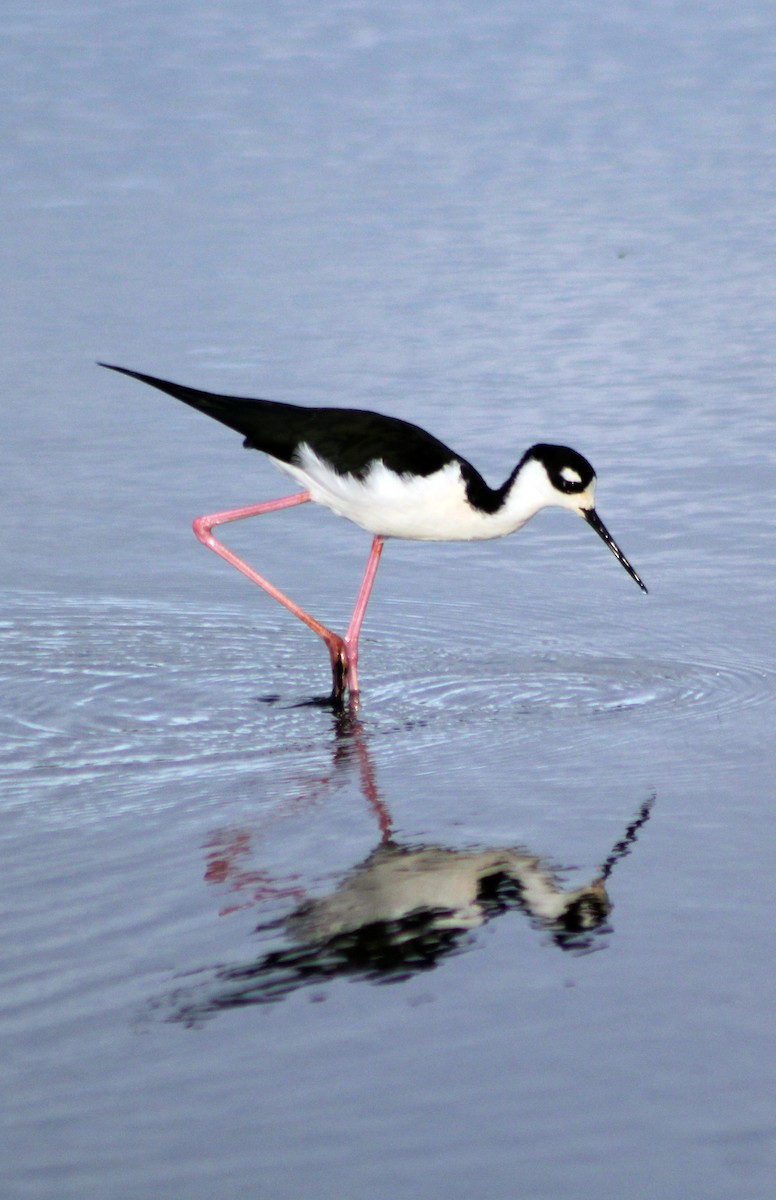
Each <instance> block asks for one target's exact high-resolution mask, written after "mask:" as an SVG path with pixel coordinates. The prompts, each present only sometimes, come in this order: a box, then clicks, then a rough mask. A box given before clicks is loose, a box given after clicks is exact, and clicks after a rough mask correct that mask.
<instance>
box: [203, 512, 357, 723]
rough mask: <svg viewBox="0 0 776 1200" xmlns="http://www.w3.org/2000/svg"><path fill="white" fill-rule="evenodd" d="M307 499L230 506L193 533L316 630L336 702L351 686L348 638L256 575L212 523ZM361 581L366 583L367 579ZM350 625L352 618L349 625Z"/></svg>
mask: <svg viewBox="0 0 776 1200" xmlns="http://www.w3.org/2000/svg"><path fill="white" fill-rule="evenodd" d="M309 499H310V493H309V492H297V493H295V494H294V495H293V496H283V497H281V499H279V500H265V501H264V503H262V504H251V505H249V506H248V507H247V508H232V509H229V510H228V511H227V512H220V513H210V514H209V515H208V516H204V517H197V519H196V520H195V521H194V532H195V534H196V535H197V537H198V538H199V540H200V541H201V542H202V544H203V545H204V546H207V547H208V549H210V550H213V551H214V552H215V553H216V554H218V555H220V556H221V558H223V559H225V560H226V561H227V562H228V563H231V564H232V566H233V567H236V568H237V570H238V571H242V573H243V575H247V576H248V578H249V579H250V580H252V581H253V582H254V583H257V584H258V585H259V587H260V588H263V589H264V591H265V592H267V593H268V595H270V596H272V598H273V599H274V600H277V601H278V603H279V604H282V605H283V606H284V608H287V609H288V611H289V612H292V613H293V614H294V616H295V617H298V618H299V620H300V621H304V623H305V625H307V626H308V627H309V628H310V629H312V631H313V633H317V634H318V637H320V638H322V639H323V641H324V642H325V643H326V646H327V649H328V651H329V658H330V659H331V674H332V693H331V698H332V700H336V701H339V700H341V698H342V696H343V694H344V692H345V689H346V687H348V686H352V685H350V680H349V667H350V659H349V650H348V645H347V639H343V638H341V637H340V636H339V635H338V634H336V633H333V632H332V631H331V629H328V628H327V627H326V626H325V625H322V624H321V622H320V621H316V619H315V617H313V616H311V615H310V613H308V612H307V611H306V610H305V609H303V608H302V607H301V605H299V604H297V603H296V601H295V600H292V599H291V597H290V596H287V595H286V594H285V592H281V590H280V588H276V587H275V585H274V584H273V583H270V582H269V580H268V579H265V578H264V576H263V575H259V573H258V571H254V569H253V567H249V566H248V564H247V563H246V562H244V561H243V559H241V558H238V556H237V555H236V554H234V553H233V552H232V551H231V550H230V549H229V548H228V547H227V546H225V545H224V544H223V542H219V540H218V538H216V537H215V536H214V535H213V527H214V526H215V525H226V524H228V523H229V522H230V521H241V520H243V518H244V517H258V516H261V515H262V514H264V513H269V512H277V511H278V510H279V509H282V508H291V507H293V505H295V504H306V503H307V501H308V500H309ZM375 540H377V539H375ZM372 554H374V545H373V547H372ZM378 557H379V554H378ZM370 563H371V556H370ZM376 569H377V564H375V570H376ZM368 570H369V567H368V566H367V572H368ZM372 575H373V577H374V571H373V572H372ZM364 582H366V578H365V581H364ZM370 587H371V584H370ZM363 590H364V584H362V585H361V591H362V592H363ZM367 598H368V592H367ZM360 600H361V593H359V601H360ZM363 607H364V608H366V598H365V599H364V604H363ZM356 608H357V609H358V602H357V604H356ZM355 616H356V614H355V613H354V614H353V618H354V619H355ZM361 620H363V612H362V614H361ZM361 620H359V622H358V628H360V625H361ZM352 625H353V621H351V626H352ZM348 635H350V630H348ZM357 650H358V629H356V651H357ZM356 690H357V684H356Z"/></svg>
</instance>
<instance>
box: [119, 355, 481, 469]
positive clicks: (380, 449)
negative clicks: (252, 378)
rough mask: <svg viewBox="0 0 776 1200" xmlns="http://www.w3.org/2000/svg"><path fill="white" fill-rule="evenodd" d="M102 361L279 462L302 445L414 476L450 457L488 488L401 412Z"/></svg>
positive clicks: (335, 459)
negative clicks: (264, 393) (214, 387)
mask: <svg viewBox="0 0 776 1200" xmlns="http://www.w3.org/2000/svg"><path fill="white" fill-rule="evenodd" d="M99 365H100V366H102V367H107V368H108V369H109V370H111V371H119V372H120V373H121V374H122V375H129V376H131V377H132V378H133V379H139V380H141V382H142V383H148V384H150V385H151V387H155V388H159V390H160V391H162V392H166V393H167V394H168V395H170V396H174V397H175V398H176V399H177V400H182V401H183V403H184V404H189V405H191V407H192V408H196V409H197V410H198V411H199V412H203V413H207V415H208V416H209V417H214V418H215V420H216V421H220V422H221V424H222V425H227V426H228V427H229V428H230V429H234V430H235V431H236V432H237V433H241V434H242V435H243V437H244V438H245V441H244V443H243V444H244V445H245V446H246V447H248V448H249V449H252V450H261V451H263V452H264V453H265V454H271V455H272V457H273V458H277V459H279V460H280V461H281V462H286V463H292V464H293V463H294V462H295V461H296V456H297V454H298V451H299V447H300V446H301V445H303V444H306V445H308V446H309V447H310V448H311V449H312V450H314V451H315V453H316V454H317V455H318V457H319V458H322V459H324V460H325V461H326V462H327V463H329V464H330V465H331V466H332V467H333V468H334V469H335V470H336V471H337V472H338V473H339V474H341V475H355V476H357V477H361V478H363V476H364V475H366V474H367V472H368V471H369V468H370V466H371V465H372V463H374V462H376V461H381V462H383V463H385V465H386V467H388V468H389V470H392V471H395V472H396V473H397V474H412V475H432V474H433V473H434V472H435V471H439V470H440V469H441V468H442V467H444V466H446V465H447V464H448V463H450V462H460V463H461V465H462V467H463V468H465V471H464V473H465V476H466V477H467V479H468V478H469V477H476V480H479V483H480V484H482V486H483V487H487V485H486V484H485V482H484V480H482V479H481V477H480V476H478V475H477V472H476V471H475V470H474V468H473V467H472V466H471V465H470V464H469V463H467V462H465V460H464V459H461V458H459V457H458V455H457V454H454V453H453V451H452V450H450V449H449V448H448V447H447V446H445V445H444V443H443V442H440V441H439V440H438V439H437V438H435V437H432V435H431V434H430V433H426V431H425V430H424V429H421V428H419V426H417V425H412V424H411V423H410V422H409V421H402V420H400V419H399V418H398V417H386V416H382V415H381V414H380V413H374V412H368V411H366V410H363V409H348V408H302V407H301V406H300V405H297V404H283V403H281V402H279V401H277V400H252V399H248V398H247V397H242V396H220V395H217V394H215V393H213V392H202V391H199V390H198V389H197V388H190V387H184V386H183V385H182V384H179V383H170V382H168V381H167V380H165V379H157V378H155V377H154V376H153V375H143V374H141V373H140V372H139V371H129V370H127V368H126V367H114V366H111V365H110V364H109V363H100V364H99Z"/></svg>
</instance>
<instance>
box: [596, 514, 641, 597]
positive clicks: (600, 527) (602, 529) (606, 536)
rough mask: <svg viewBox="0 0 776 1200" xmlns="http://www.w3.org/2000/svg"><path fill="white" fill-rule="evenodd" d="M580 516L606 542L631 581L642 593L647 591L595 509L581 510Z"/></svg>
mask: <svg viewBox="0 0 776 1200" xmlns="http://www.w3.org/2000/svg"><path fill="white" fill-rule="evenodd" d="M582 516H583V517H584V518H585V520H586V521H587V523H588V525H589V526H590V527H591V529H594V530H595V531H596V533H597V534H598V536H599V537H600V538H601V539H602V541H604V542H606V544H607V546H608V547H609V549H610V550H611V552H612V554H613V555H614V557H615V558H616V559H617V561H618V562H619V563H622V565H623V566H624V567H625V570H626V571H627V572H628V574H629V575H630V577H631V579H635V581H636V583H637V584H638V585H639V587H640V588H641V590H642V592H646V590H647V589H646V587H645V585H644V583H643V582H642V581H641V579H639V577H638V575H637V574H636V572H635V571H634V570H633V567H632V566H631V565H630V563H629V562H628V560H627V558H626V557H625V555H624V554H623V552H622V550H621V549H620V547H619V546H618V545H617V543H616V542H615V540H614V538H613V537H612V535H611V534H610V532H609V530H608V529H607V528H606V526H605V525H604V523H603V521H602V520H601V518H600V517H599V515H598V513H597V512H596V511H595V509H594V508H583V509H582Z"/></svg>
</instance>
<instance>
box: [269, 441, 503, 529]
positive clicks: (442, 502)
mask: <svg viewBox="0 0 776 1200" xmlns="http://www.w3.org/2000/svg"><path fill="white" fill-rule="evenodd" d="M273 461H274V462H275V465H276V466H277V467H279V468H280V470H281V471H283V472H284V473H285V474H287V475H291V476H293V478H294V479H296V480H298V481H299V482H300V483H301V484H302V486H303V487H305V488H307V490H308V491H309V492H310V495H311V497H312V499H313V500H315V501H316V502H317V503H318V504H323V505H325V506H326V507H327V508H330V509H332V510H333V511H334V512H335V513H338V514H339V516H341V517H347V519H348V520H349V521H353V522H354V523H355V524H356V525H360V526H361V528H362V529H367V530H369V532H370V533H377V534H380V535H381V536H382V537H396V538H409V539H412V540H420V541H435V542H448V541H474V540H481V539H485V538H494V537H503V535H504V534H505V533H511V532H512V531H513V530H514V529H517V528H519V526H520V525H522V524H523V522H522V521H519V522H517V523H516V522H515V520H514V516H513V517H512V519H511V520H510V519H509V518H508V517H507V514H506V513H502V512H497V513H495V514H489V513H484V512H481V511H480V510H479V509H476V508H472V506H471V504H470V503H469V501H468V500H467V498H466V487H465V484H464V481H463V478H462V476H461V470H460V467H459V465H458V463H457V462H452V463H448V465H447V466H446V467H444V468H443V469H442V470H441V471H437V472H435V473H434V474H433V475H426V476H418V477H416V478H407V477H406V476H402V475H397V474H395V472H393V471H389V470H388V469H387V467H385V466H384V465H383V464H382V463H376V464H375V465H374V466H373V467H372V468H371V470H370V471H369V474H368V475H366V476H365V477H364V478H363V479H357V478H355V477H354V476H353V475H338V474H337V473H336V472H335V471H332V470H331V468H330V467H329V466H328V465H327V464H326V463H324V462H322V461H321V460H320V459H319V458H318V457H317V455H315V454H313V452H312V451H310V450H309V449H308V448H307V447H303V448H302V452H301V455H300V463H299V465H290V464H289V463H283V462H279V461H278V460H277V459H273Z"/></svg>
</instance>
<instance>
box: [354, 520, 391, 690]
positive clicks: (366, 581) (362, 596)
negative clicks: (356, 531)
mask: <svg viewBox="0 0 776 1200" xmlns="http://www.w3.org/2000/svg"><path fill="white" fill-rule="evenodd" d="M384 545H385V540H384V539H383V538H382V537H380V535H379V534H377V535H376V536H375V537H374V538H373V539H372V549H371V550H370V552H369V560H368V562H367V564H366V570H365V571H364V578H363V579H362V580H361V587H360V588H359V592H358V596H357V597H356V607H355V608H354V609H353V616H352V617H351V618H350V624H349V625H348V631H347V633H346V634H345V649H346V654H347V658H348V664H349V665H348V687H349V688H350V693H351V695H353V696H357V695H358V638H359V634H360V633H361V626H362V625H363V623H364V615H365V614H366V606H367V604H368V603H369V596H370V594H371V591H372V586H373V584H374V581H375V575H376V574H377V568H378V566H379V565H380V555H381V554H382V552H383V546H384Z"/></svg>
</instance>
